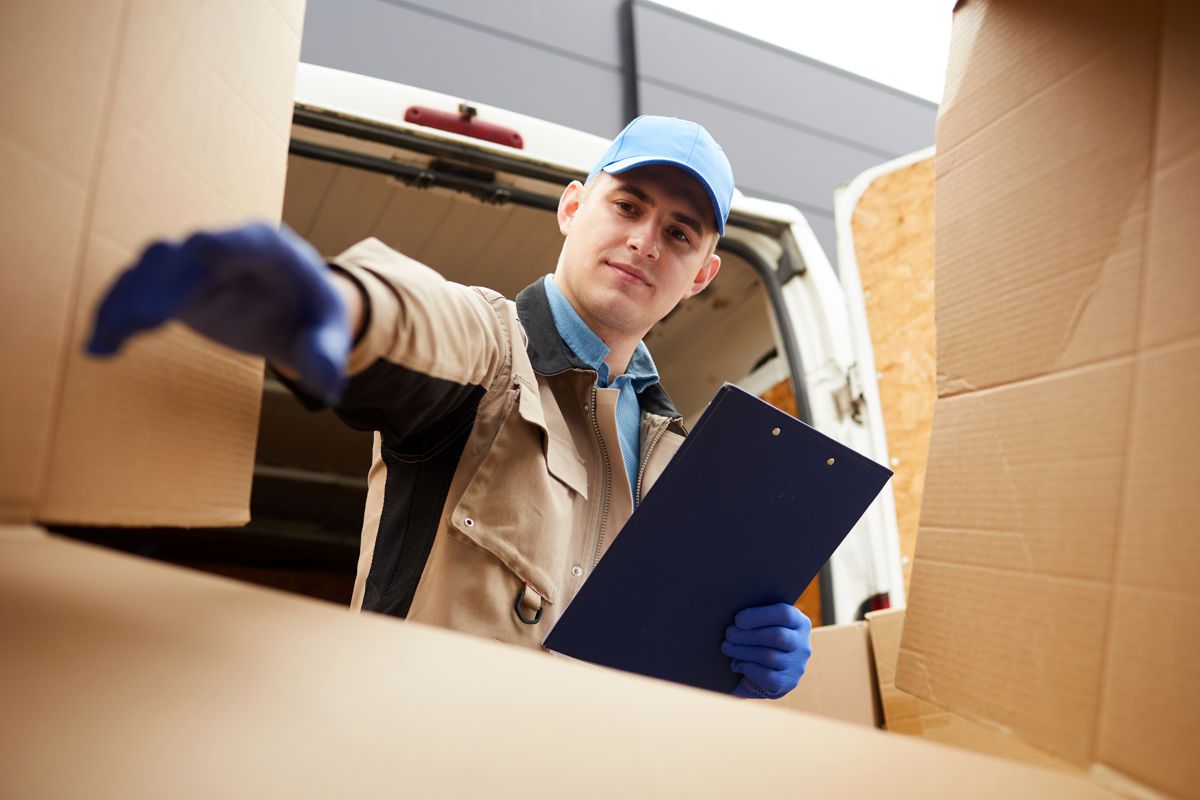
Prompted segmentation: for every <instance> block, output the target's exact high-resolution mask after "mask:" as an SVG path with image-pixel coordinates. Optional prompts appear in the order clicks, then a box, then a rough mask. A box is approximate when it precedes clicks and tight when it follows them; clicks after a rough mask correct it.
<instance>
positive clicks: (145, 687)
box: [0, 537, 1108, 800]
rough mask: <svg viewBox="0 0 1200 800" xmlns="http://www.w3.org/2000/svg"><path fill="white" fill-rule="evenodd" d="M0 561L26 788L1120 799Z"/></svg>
mask: <svg viewBox="0 0 1200 800" xmlns="http://www.w3.org/2000/svg"><path fill="white" fill-rule="evenodd" d="M0 550H2V551H3V552H0V639H2V640H3V641H4V642H5V648H6V651H5V658H3V659H0V699H2V701H3V704H4V708H5V713H4V714H3V715H0V749H2V750H3V752H4V753H5V754H6V757H5V769H4V770H3V772H2V773H0V794H2V795H4V796H5V797H55V798H60V799H61V800H70V799H71V798H76V797H79V798H84V797H86V798H110V797H114V798H115V797H120V798H123V799H125V800H127V799H130V798H151V797H155V798H156V797H163V796H168V795H169V796H172V797H197V798H199V797H227V796H231V795H233V796H254V797H258V798H274V797H278V798H284V797H286V798H306V797H330V796H365V795H368V794H394V793H395V792H396V788H397V787H398V786H400V787H403V790H404V793H405V794H408V795H411V796H414V797H423V796H439V797H470V796H483V795H486V796H488V797H519V798H527V797H529V796H530V793H531V792H532V793H534V794H546V793H552V792H561V791H562V787H564V786H569V787H570V792H571V794H572V796H574V797H579V798H589V797H614V796H641V797H679V796H686V797H713V798H724V797H733V796H739V797H740V796H757V795H763V796H766V795H773V794H778V793H780V792H786V791H788V790H791V789H794V788H795V787H796V786H797V781H801V782H802V784H803V786H804V787H805V792H806V793H808V794H811V795H813V796H818V797H868V796H878V795H882V794H886V795H887V796H889V797H897V798H925V797H931V796H971V797H983V798H988V797H994V798H1010V797H1062V798H1066V797H1080V798H1083V797H1107V796H1108V795H1106V794H1105V793H1104V792H1102V791H1100V790H1098V789H1097V788H1096V787H1094V786H1092V785H1091V784H1089V783H1088V782H1086V781H1083V780H1080V779H1077V778H1073V777H1070V776H1065V775H1061V774H1059V773H1055V772H1050V771H1045V770H1037V769H1034V768H1031V767H1027V766H1023V765H1016V764H1011V763H1006V762H1003V761H1000V760H997V759H991V758H985V757H982V756H978V755H975V754H970V753H963V752H958V751H953V750H950V749H946V748H940V747H936V746H931V745H929V744H926V743H923V742H919V741H916V740H913V739H909V738H906V737H896V736H888V735H885V734H883V733H881V732H878V731H872V730H869V729H865V728H864V727H862V726H858V725H849V724H845V723H841V722H837V721H834V720H824V719H820V718H818V717H813V716H811V715H805V714H795V713H790V712H787V711H783V710H780V709H778V708H776V707H774V706H773V705H772V704H771V703H769V702H765V701H752V700H738V699H735V698H729V697H723V696H720V695H715V694H711V693H707V692H702V691H700V690H696V689H691V688H688V687H683V686H677V685H673V684H666V683H663V682H661V681H653V680H649V679H644V678H640V677H637V676H632V675H626V674H621V673H616V672H613V671H610V670H604V669H600V668H597V667H593V666H590V665H579V664H574V663H571V662H568V661H566V660H564V659H556V658H547V657H545V655H543V654H541V653H537V652H533V651H529V650H523V649H519V648H511V647H504V646H500V645H497V644H495V643H491V642H487V641H483V640H480V639H476V638H473V637H469V636H466V635H462V634H456V633H451V632H448V631H444V630H440V629H434V628H427V627H423V626H420V625H415V624H405V623H402V622H399V621H397V620H393V619H388V618H384V617H379V616H375V615H365V616H362V617H359V616H351V615H348V614H346V613H345V611H344V610H343V609H339V608H337V607H335V606H332V605H330V604H326V603H321V602H318V601H313V600H308V599H302V598H298V597H295V596H291V595H285V594H283V593H280V592H274V591H269V590H264V589H259V588H254V587H249V586H246V585H242V584H239V583H236V582H234V581H229V580H225V579H220V578H215V577H212V576H209V575H203V574H200V573H194V572H190V571H188V570H184V569H180V568H178V567H170V566H166V565H162V564H159V563H156V562H152V561H149V560H145V559H139V558H133V557H129V556H125V555H120V554H116V553H112V552H110V551H106V550H103V549H101V548H96V547H92V546H88V545H81V544H78V543H75V542H70V541H66V540H62V539H58V538H55V537H46V538H44V539H41V540H33V541H13V542H8V541H5V542H0ZM529 731H533V732H535V735H534V738H533V740H532V741H534V742H535V744H534V746H533V748H532V750H531V748H530V741H531V739H530V737H529V736H528V735H526V734H527V733H528V732H529Z"/></svg>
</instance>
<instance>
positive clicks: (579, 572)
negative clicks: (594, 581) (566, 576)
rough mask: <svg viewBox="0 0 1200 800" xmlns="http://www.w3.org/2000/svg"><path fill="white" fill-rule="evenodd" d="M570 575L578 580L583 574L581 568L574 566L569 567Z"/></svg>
mask: <svg viewBox="0 0 1200 800" xmlns="http://www.w3.org/2000/svg"><path fill="white" fill-rule="evenodd" d="M571 574H572V575H574V576H575V577H576V578H578V577H579V576H580V575H582V574H583V567H581V566H579V565H578V564H576V565H575V566H573V567H571Z"/></svg>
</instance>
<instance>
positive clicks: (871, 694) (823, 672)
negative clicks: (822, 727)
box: [775, 622, 883, 728]
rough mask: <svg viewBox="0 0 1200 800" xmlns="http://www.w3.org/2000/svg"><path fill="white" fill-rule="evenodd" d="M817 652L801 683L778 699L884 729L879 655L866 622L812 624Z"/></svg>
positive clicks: (787, 704) (785, 705) (791, 705)
mask: <svg viewBox="0 0 1200 800" xmlns="http://www.w3.org/2000/svg"><path fill="white" fill-rule="evenodd" d="M811 644H812V656H811V657H810V658H809V660H808V668H807V670H806V671H805V673H804V677H802V678H801V679H800V683H799V684H798V685H797V686H796V688H795V689H793V690H792V691H791V692H789V693H788V694H787V695H785V696H784V697H781V698H780V699H779V700H776V701H775V704H776V705H777V706H779V707H781V708H786V709H789V710H792V711H803V712H807V713H810V714H816V715H818V716H822V717H828V718H829V719H840V720H842V721H844V722H853V723H855V724H857V725H865V726H867V727H870V728H878V727H881V725H882V722H883V710H882V707H881V706H880V703H879V691H878V681H877V680H876V677H875V659H874V658H873V657H872V655H871V637H870V632H869V630H868V628H867V623H865V622H852V623H849V624H846V625H826V626H823V627H819V628H813V631H812V637H811Z"/></svg>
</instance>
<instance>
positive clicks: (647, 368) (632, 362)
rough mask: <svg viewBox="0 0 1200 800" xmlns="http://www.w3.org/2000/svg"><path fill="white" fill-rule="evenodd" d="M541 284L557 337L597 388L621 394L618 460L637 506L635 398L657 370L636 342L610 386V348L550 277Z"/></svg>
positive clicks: (652, 380)
mask: <svg viewBox="0 0 1200 800" xmlns="http://www.w3.org/2000/svg"><path fill="white" fill-rule="evenodd" d="M544 283H545V286H546V298H547V299H548V300H549V301H550V315H551V316H552V317H554V326H555V327H556V328H558V335H559V336H561V337H562V340H563V342H565V343H566V345H567V347H569V348H571V352H572V353H574V354H575V356H576V357H577V358H578V359H579V360H580V361H582V362H583V363H585V364H587V365H588V366H589V367H591V368H592V369H594V370H596V386H598V387H600V388H601V389H605V388H610V387H611V388H613V389H619V390H620V391H621V394H620V395H619V396H618V398H617V435H618V437H619V438H620V440H621V457H622V458H624V459H625V472H626V473H627V474H628V475H629V491H630V492H631V493H633V502H634V505H637V475H638V461H639V459H640V458H641V445H642V443H641V435H642V426H641V417H642V414H641V406H640V404H639V403H638V397H637V396H638V393H639V392H641V391H642V390H643V389H645V388H646V387H647V386H653V385H654V384H656V383H658V369H657V368H655V366H654V360H653V359H652V358H650V351H649V350H647V349H646V345H645V343H644V342H638V346H637V348H636V349H635V350H634V351H633V357H632V358H630V359H629V366H628V367H626V368H625V373H624V374H622V375H619V376H618V377H617V378H616V379H615V380H614V381H612V383H611V384H610V383H609V380H608V374H609V370H608V364H605V363H604V359H605V358H607V357H608V354H609V352H611V350H612V348H610V347H609V346H608V345H606V344H605V343H604V341H603V340H602V339H601V338H600V337H599V336H597V335H596V334H595V333H593V332H592V329H591V328H589V327H588V326H587V323H586V322H584V321H583V319H582V318H581V317H580V316H579V314H578V312H576V311H575V308H574V306H572V305H571V301H570V300H568V299H567V298H566V295H564V294H563V293H562V290H561V289H559V288H558V285H557V284H556V283H555V282H554V276H553V275H547V276H546V279H545V281H544Z"/></svg>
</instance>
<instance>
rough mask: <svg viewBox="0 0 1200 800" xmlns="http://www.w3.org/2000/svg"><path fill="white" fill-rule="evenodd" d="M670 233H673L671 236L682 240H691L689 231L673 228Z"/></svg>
mask: <svg viewBox="0 0 1200 800" xmlns="http://www.w3.org/2000/svg"><path fill="white" fill-rule="evenodd" d="M669 233H670V234H671V236H673V237H674V238H675V239H678V240H679V241H681V242H687V241H690V240H689V239H688V235H687V233H686V232H685V231H683V230H682V229H680V228H671V230H670V231H669Z"/></svg>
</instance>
